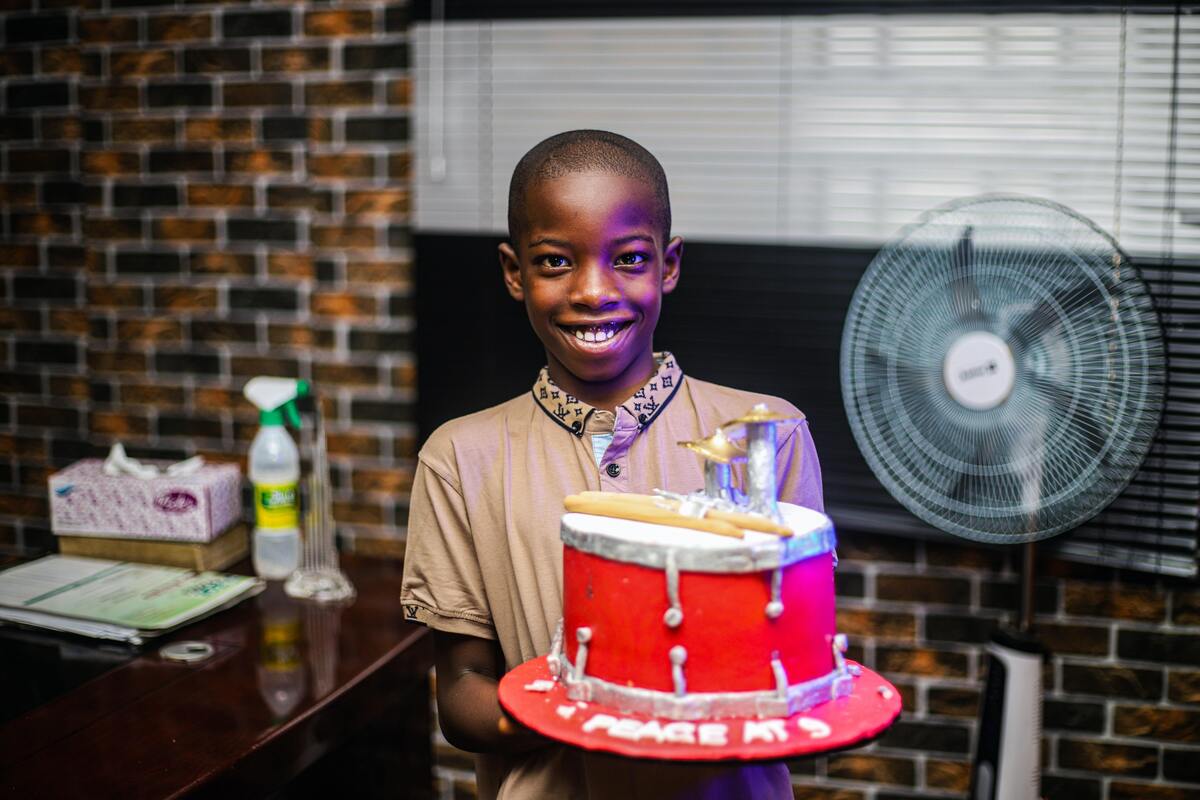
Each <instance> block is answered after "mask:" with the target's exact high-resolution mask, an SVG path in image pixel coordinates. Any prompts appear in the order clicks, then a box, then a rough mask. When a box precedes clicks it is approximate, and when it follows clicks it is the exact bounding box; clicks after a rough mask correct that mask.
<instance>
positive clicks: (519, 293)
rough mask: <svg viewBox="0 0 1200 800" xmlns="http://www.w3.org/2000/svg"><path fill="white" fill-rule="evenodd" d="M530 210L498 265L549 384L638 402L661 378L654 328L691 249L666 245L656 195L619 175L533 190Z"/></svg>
mask: <svg viewBox="0 0 1200 800" xmlns="http://www.w3.org/2000/svg"><path fill="white" fill-rule="evenodd" d="M524 211H525V213H524V215H523V216H524V220H525V224H524V226H523V227H522V230H520V231H519V232H517V237H518V241H515V242H513V243H512V245H511V246H510V245H509V244H507V243H506V244H503V245H501V246H500V265H501V267H502V268H503V270H504V282H505V285H506V287H507V288H508V291H509V294H511V295H512V296H513V298H515V299H516V300H520V301H522V302H524V303H525V308H526V311H527V312H528V314H529V322H530V324H531V325H532V326H533V330H534V333H536V334H537V337H538V338H539V339H540V340H541V341H542V344H543V346H545V348H546V357H547V359H548V364H549V366H550V374H551V377H552V378H554V380H555V382H556V383H558V384H559V385H560V386H563V388H564V389H567V390H568V391H573V393H575V394H581V392H582V397H583V398H584V399H585V400H586V399H588V394H591V395H593V396H596V397H605V398H607V397H609V396H611V395H614V394H620V393H621V392H622V391H624V390H628V393H629V394H632V393H633V392H634V391H636V390H637V389H638V387H640V386H641V385H642V383H643V382H644V381H645V380H647V379H648V378H649V377H650V376H651V375H652V374H653V373H654V352H653V338H654V328H655V326H656V325H657V324H658V314H659V310H660V308H661V306H662V296H663V295H664V294H666V293H668V292H670V291H672V290H673V289H674V288H675V284H676V282H677V281H678V280H679V262H680V258H681V256H682V253H683V240H682V239H680V238H679V237H675V238H674V239H672V240H671V241H669V242H666V241H663V236H664V234H663V231H662V230H661V227H660V224H659V222H658V219H659V215H658V214H657V213H656V211H657V204H656V200H655V197H654V192H653V191H652V189H651V188H650V187H648V186H646V185H645V184H644V183H643V182H641V181H638V180H635V179H633V178H627V177H624V176H620V175H610V174H606V173H602V172H582V173H571V174H568V175H564V176H562V177H560V178H554V179H552V180H547V181H541V182H539V183H535V184H533V185H531V186H530V187H529V189H528V191H527V192H526V195H525V209H524ZM572 379H573V380H572ZM627 397H628V395H625V396H622V397H619V399H618V400H617V402H622V401H624V400H625V399H626V398H627ZM593 404H595V403H594V402H593Z"/></svg>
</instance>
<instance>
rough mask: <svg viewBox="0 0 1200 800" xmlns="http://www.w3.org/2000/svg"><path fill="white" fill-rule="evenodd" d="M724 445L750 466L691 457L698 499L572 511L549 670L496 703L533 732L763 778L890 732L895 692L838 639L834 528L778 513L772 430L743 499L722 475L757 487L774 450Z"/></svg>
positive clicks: (518, 681)
mask: <svg viewBox="0 0 1200 800" xmlns="http://www.w3.org/2000/svg"><path fill="white" fill-rule="evenodd" d="M752 414H753V412H752ZM748 418H750V419H754V417H752V416H750V417H748ZM744 419H746V418H743V420H744ZM743 420H738V421H734V422H735V423H742V422H743ZM771 421H774V420H771ZM726 427H727V428H732V429H734V430H736V431H738V432H740V433H743V434H745V435H746V438H747V439H748V440H749V441H748V445H749V446H748V448H747V449H748V450H749V452H748V453H747V452H746V450H743V449H742V448H741V447H740V446H738V445H737V444H736V443H735V442H733V440H732V439H731V438H728V437H725V436H724V435H723V434H722V432H720V431H719V432H718V435H716V436H714V437H711V438H710V439H708V440H702V441H701V442H692V443H687V445H688V446H690V447H692V449H694V450H696V451H697V452H700V453H702V454H703V455H704V456H705V458H706V487H705V491H704V493H703V494H701V493H697V494H695V495H686V496H680V495H673V494H671V493H667V492H662V493H659V494H658V495H655V496H641V495H632V496H630V495H612V494H607V493H599V492H587V493H584V494H583V495H576V496H572V497H569V498H567V501H566V506H567V509H568V513H567V514H565V515H564V516H563V519H562V529H561V530H562V540H563V618H562V622H561V623H560V626H559V630H558V633H557V634H556V636H555V639H554V643H553V646H552V649H551V652H550V653H549V654H548V655H547V656H544V657H542V658H540V659H534V660H533V661H530V662H527V663H526V664H523V665H522V666H520V667H518V668H517V669H515V670H513V671H512V672H510V673H509V674H508V675H506V676H505V677H504V679H503V680H502V681H501V685H500V700H501V703H502V704H503V705H504V706H505V708H506V709H507V710H508V711H509V712H510V713H511V714H513V716H514V717H516V718H517V719H518V720H520V721H521V722H522V723H524V724H525V725H527V726H529V727H531V728H533V729H534V730H537V731H539V732H540V733H542V734H544V735H546V736H549V737H551V738H555V739H558V740H560V741H564V742H567V743H570V744H574V745H576V746H580V747H584V748H587V749H597V750H605V751H609V752H615V753H620V754H624V755H630V756H638V757H650V758H663V759H672V760H718V759H747V760H756V759H770V758H783V757H788V756H796V755H803V754H806V753H815V752H825V751H829V750H834V749H840V748H844V747H848V746H850V745H852V744H855V743H858V742H862V741H865V740H867V739H870V738H872V737H874V736H876V735H878V734H879V733H881V732H882V731H883V730H884V729H886V728H887V726H888V725H890V724H891V723H892V722H893V721H894V720H895V718H896V717H897V715H898V714H899V711H900V699H899V696H898V694H897V693H896V691H895V689H894V687H892V686H891V684H889V683H888V682H887V681H886V680H884V679H883V678H881V677H880V676H878V675H876V674H875V673H873V672H871V671H870V670H868V669H865V668H864V667H862V666H860V665H858V664H855V663H854V662H852V661H849V660H847V659H846V658H845V651H846V648H847V641H846V637H845V636H843V635H841V634H838V633H837V631H836V618H835V601H834V581H833V578H834V568H835V566H836V556H835V553H834V548H835V546H836V537H835V534H834V530H833V525H832V523H831V522H830V520H829V518H828V517H826V516H825V515H824V514H821V513H819V512H816V511H813V510H811V509H806V508H801V507H800V506H795V505H791V504H788V503H778V504H777V503H775V501H774V435H773V433H774V432H773V429H772V430H770V431H769V433H770V436H769V441H768V442H767V444H768V445H769V447H770V453H769V456H770V469H771V476H770V479H769V480H767V481H763V482H764V483H768V484H769V485H767V486H765V487H764V486H762V485H754V486H751V487H749V489H750V491H748V492H747V493H746V494H745V495H743V494H742V493H741V492H739V491H738V490H736V489H735V488H734V487H732V486H731V485H730V483H729V471H728V465H729V464H730V463H731V462H732V461H735V460H738V459H739V458H744V457H748V458H749V460H750V466H751V468H752V471H753V467H754V463H755V458H756V452H755V450H756V447H757V446H756V439H757V440H765V439H766V438H767V437H763V436H762V435H761V434H762V432H761V431H756V430H754V429H753V427H750V426H747V427H749V428H750V429H749V430H748V431H747V430H746V429H745V428H737V427H736V426H735V425H734V423H730V426H726ZM762 449H765V448H762ZM764 466H766V464H765V462H764V463H762V464H760V465H759V470H760V472H759V475H758V476H756V477H758V478H760V479H761V469H762V468H763V467H764ZM722 467H723V468H722ZM748 483H751V484H754V483H755V480H753V479H750V478H748Z"/></svg>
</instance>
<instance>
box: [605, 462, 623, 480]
mask: <svg viewBox="0 0 1200 800" xmlns="http://www.w3.org/2000/svg"><path fill="white" fill-rule="evenodd" d="M604 471H605V472H607V473H608V477H610V478H615V477H617V476H618V475H620V474H621V465H620V464H609V465H608V466H607V467H605V468H604Z"/></svg>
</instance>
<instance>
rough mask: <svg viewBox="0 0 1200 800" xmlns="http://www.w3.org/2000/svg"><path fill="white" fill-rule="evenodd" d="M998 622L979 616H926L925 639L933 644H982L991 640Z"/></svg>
mask: <svg viewBox="0 0 1200 800" xmlns="http://www.w3.org/2000/svg"><path fill="white" fill-rule="evenodd" d="M998 624H999V623H998V621H997V620H995V619H989V618H987V617H979V616H957V615H950V614H932V613H930V614H926V616H925V638H927V639H929V640H930V641H934V642H964V643H965V642H971V643H982V642H986V641H988V639H990V638H991V636H992V633H993V632H994V631H995V630H996V628H997V626H998Z"/></svg>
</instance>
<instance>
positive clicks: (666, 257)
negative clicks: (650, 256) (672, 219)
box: [662, 236, 683, 294]
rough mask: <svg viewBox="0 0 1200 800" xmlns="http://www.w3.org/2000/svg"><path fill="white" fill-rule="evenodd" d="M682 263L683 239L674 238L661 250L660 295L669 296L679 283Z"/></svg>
mask: <svg viewBox="0 0 1200 800" xmlns="http://www.w3.org/2000/svg"><path fill="white" fill-rule="evenodd" d="M682 261H683V237H682V236H676V237H675V238H673V239H671V241H669V242H667V246H666V248H665V249H664V250H663V275H662V293H663V294H670V293H671V292H673V291H675V286H676V285H677V284H678V283H679V266H680V263H681V262H682Z"/></svg>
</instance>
